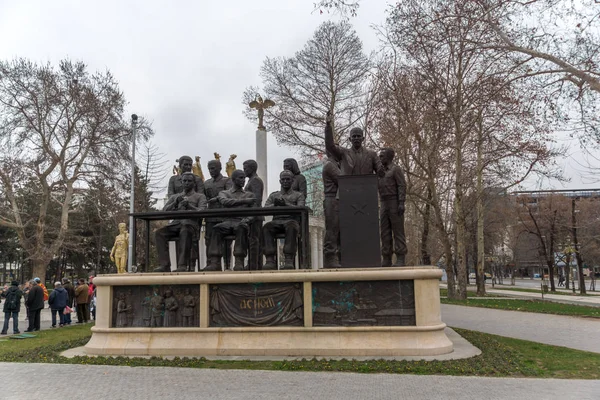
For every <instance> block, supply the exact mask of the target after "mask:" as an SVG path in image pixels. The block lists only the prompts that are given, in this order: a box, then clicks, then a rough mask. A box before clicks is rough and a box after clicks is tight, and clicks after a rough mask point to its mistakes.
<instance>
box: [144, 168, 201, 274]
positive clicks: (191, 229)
mask: <svg viewBox="0 0 600 400" xmlns="http://www.w3.org/2000/svg"><path fill="white" fill-rule="evenodd" d="M194 181H195V177H194V174H192V173H191V172H184V173H183V174H182V175H181V183H182V185H183V190H184V191H183V193H178V194H174V195H173V196H171V197H169V200H168V201H167V204H165V207H164V208H163V210H164V211H183V210H189V211H198V210H203V209H205V208H206V197H205V196H204V194H202V193H197V192H196V191H195V190H194ZM199 232H200V225H199V223H198V219H176V220H173V221H172V222H170V223H169V224H168V225H167V226H165V227H163V228H160V229H157V230H156V233H155V238H156V249H157V251H158V264H159V266H158V268H156V269H155V270H154V272H171V260H170V258H169V240H172V239H175V238H177V247H178V248H177V272H184V271H187V269H188V266H189V263H190V250H191V249H192V242H193V240H196V239H197V238H198V237H199Z"/></svg>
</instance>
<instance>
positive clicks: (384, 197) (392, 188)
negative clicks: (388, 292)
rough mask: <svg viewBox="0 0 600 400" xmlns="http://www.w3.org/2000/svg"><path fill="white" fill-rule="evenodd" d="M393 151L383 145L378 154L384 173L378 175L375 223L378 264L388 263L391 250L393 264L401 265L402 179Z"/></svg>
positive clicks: (402, 228) (403, 238) (403, 182)
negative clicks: (394, 259) (379, 237)
mask: <svg viewBox="0 0 600 400" xmlns="http://www.w3.org/2000/svg"><path fill="white" fill-rule="evenodd" d="M394 156H395V152H394V150H393V149H390V148H384V149H383V150H381V152H380V153H379V158H380V159H381V164H382V165H383V169H384V171H385V174H384V176H383V177H380V178H379V185H378V187H379V200H380V201H379V223H380V225H379V226H380V229H381V255H382V256H383V260H382V261H381V266H382V267H389V266H391V265H392V244H393V252H394V253H395V254H396V262H395V263H394V265H393V266H394V267H402V266H404V263H405V257H406V238H405V235H404V201H405V199H406V181H405V180H404V174H403V173H402V169H401V168H400V167H399V166H397V165H394V164H393V162H394Z"/></svg>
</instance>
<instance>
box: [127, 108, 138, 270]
mask: <svg viewBox="0 0 600 400" xmlns="http://www.w3.org/2000/svg"><path fill="white" fill-rule="evenodd" d="M137 120H138V116H137V115H135V114H131V194H130V198H129V213H130V214H133V209H134V207H133V205H134V201H135V190H134V188H135V128H136V125H137ZM134 223H135V220H134V219H133V216H132V215H129V249H128V250H129V252H128V257H127V272H129V273H131V272H133V271H132V270H133V246H134V243H135V238H134V229H133V224H134Z"/></svg>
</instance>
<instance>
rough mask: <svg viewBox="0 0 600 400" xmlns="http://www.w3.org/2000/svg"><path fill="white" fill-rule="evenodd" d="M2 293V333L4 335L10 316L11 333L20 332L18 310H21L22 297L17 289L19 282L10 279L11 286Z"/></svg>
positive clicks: (21, 293)
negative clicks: (11, 322)
mask: <svg viewBox="0 0 600 400" xmlns="http://www.w3.org/2000/svg"><path fill="white" fill-rule="evenodd" d="M4 295H5V300H4V309H3V311H4V327H3V328H2V335H6V333H7V331H8V321H9V320H10V317H11V316H12V319H13V333H21V332H19V311H21V297H23V292H22V291H21V290H20V289H19V282H17V281H12V283H11V286H10V287H9V288H8V291H6V293H4Z"/></svg>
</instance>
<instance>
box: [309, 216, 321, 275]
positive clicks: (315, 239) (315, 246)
mask: <svg viewBox="0 0 600 400" xmlns="http://www.w3.org/2000/svg"><path fill="white" fill-rule="evenodd" d="M318 230H319V228H317V227H316V226H311V229H310V230H309V232H310V261H311V266H312V269H319V232H318Z"/></svg>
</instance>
